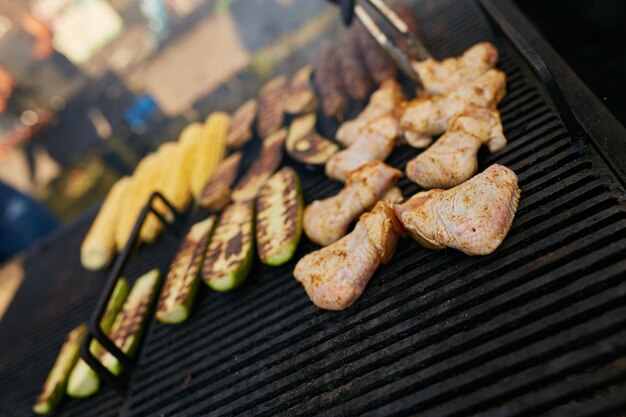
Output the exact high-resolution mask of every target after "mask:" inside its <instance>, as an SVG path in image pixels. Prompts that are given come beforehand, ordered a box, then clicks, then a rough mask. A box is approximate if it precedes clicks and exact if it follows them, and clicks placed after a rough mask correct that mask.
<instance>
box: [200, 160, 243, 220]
mask: <svg viewBox="0 0 626 417" xmlns="http://www.w3.org/2000/svg"><path fill="white" fill-rule="evenodd" d="M240 163H241V152H236V153H234V154H232V155H230V156H229V157H228V158H226V159H225V160H223V161H222V163H221V164H220V165H219V167H217V170H216V171H215V173H214V174H213V176H212V177H211V179H210V180H209V182H208V183H207V185H206V186H205V187H204V190H202V193H201V194H200V198H199V199H198V203H199V204H200V205H201V206H202V207H204V208H205V209H207V210H213V211H221V210H222V209H223V208H224V207H226V205H227V204H228V202H229V201H230V193H231V187H232V185H233V183H234V182H235V179H236V178H237V171H238V170H239V164H240Z"/></svg>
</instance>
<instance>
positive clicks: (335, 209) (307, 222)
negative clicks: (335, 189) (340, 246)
mask: <svg viewBox="0 0 626 417" xmlns="http://www.w3.org/2000/svg"><path fill="white" fill-rule="evenodd" d="M401 176H402V172H400V171H398V170H397V169H395V168H392V167H390V166H389V165H386V164H384V163H382V162H380V161H373V162H370V163H368V164H366V165H363V166H362V167H360V168H359V169H357V170H355V171H353V172H351V173H350V174H349V175H348V179H347V181H346V185H345V187H343V189H342V190H341V191H340V192H339V193H338V194H337V195H335V196H333V197H330V198H327V199H325V200H316V201H313V202H312V203H311V204H309V205H308V206H306V208H305V209H304V220H303V225H304V232H305V233H306V235H307V236H308V237H309V239H311V240H312V241H313V242H315V243H317V244H319V245H323V246H325V245H329V244H331V243H332V242H334V241H336V240H337V239H339V238H341V237H342V236H343V235H344V234H345V233H346V231H347V230H348V226H350V223H352V221H353V220H354V219H356V218H357V217H358V216H360V215H361V214H363V213H364V212H365V211H366V210H368V209H369V208H371V207H372V206H373V205H374V204H376V202H377V201H378V200H380V199H382V198H383V196H384V195H385V194H386V192H387V191H388V190H389V189H390V188H392V187H393V186H394V185H395V183H396V181H397V180H398V178H400V177H401Z"/></svg>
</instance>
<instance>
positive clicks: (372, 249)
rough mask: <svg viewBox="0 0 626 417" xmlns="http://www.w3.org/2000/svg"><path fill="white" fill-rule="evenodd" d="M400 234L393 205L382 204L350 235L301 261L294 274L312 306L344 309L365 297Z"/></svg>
mask: <svg viewBox="0 0 626 417" xmlns="http://www.w3.org/2000/svg"><path fill="white" fill-rule="evenodd" d="M401 235H402V227H401V226H400V224H399V223H398V220H397V219H396V217H395V214H394V212H393V208H392V207H391V204H390V203H385V202H379V203H378V204H376V207H374V209H373V210H372V211H371V212H369V213H366V214H364V215H363V216H361V218H360V219H359V222H358V223H357V224H356V226H355V227H354V230H353V231H352V232H351V233H349V234H348V235H346V236H344V237H343V238H341V239H340V240H338V241H337V242H335V243H333V244H332V245H330V246H327V247H325V248H322V249H320V250H317V251H315V252H312V253H310V254H308V255H306V256H305V257H303V258H302V259H300V261H299V262H298V264H297V265H296V268H295V269H294V272H293V275H294V276H295V278H296V279H297V280H298V281H300V283H302V285H303V286H304V289H305V290H306V292H307V294H308V296H309V298H310V299H311V301H312V302H313V304H315V305H316V306H318V307H319V308H323V309H326V310H344V309H345V308H347V307H348V306H349V305H350V304H352V303H353V302H354V301H356V299H357V298H359V297H360V296H361V294H363V291H364V290H365V287H366V286H367V283H368V282H369V280H370V278H371V277H372V275H373V274H374V272H375V271H376V269H377V268H378V266H379V265H380V264H381V263H383V264H386V263H387V262H389V260H390V259H391V257H392V256H393V253H394V251H395V249H396V246H397V244H398V240H399V238H400V236H401Z"/></svg>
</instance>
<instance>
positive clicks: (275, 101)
mask: <svg viewBox="0 0 626 417" xmlns="http://www.w3.org/2000/svg"><path fill="white" fill-rule="evenodd" d="M286 96H287V77H285V76H284V75H279V76H278V77H276V78H272V79H271V80H269V81H268V82H267V83H265V85H264V86H263V87H261V90H260V91H259V114H258V116H257V122H256V123H257V125H256V126H257V131H258V132H259V136H261V137H262V138H263V139H265V138H266V137H268V136H270V135H271V134H272V133H274V132H276V131H277V130H278V129H280V128H281V126H282V125H283V120H284V118H285V99H286Z"/></svg>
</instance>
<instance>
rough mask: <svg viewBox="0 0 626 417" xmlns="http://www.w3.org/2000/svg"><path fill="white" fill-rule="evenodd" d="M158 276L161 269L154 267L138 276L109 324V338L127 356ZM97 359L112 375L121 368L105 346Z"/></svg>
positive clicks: (136, 339)
mask: <svg viewBox="0 0 626 417" xmlns="http://www.w3.org/2000/svg"><path fill="white" fill-rule="evenodd" d="M160 280H161V272H160V271H159V270H158V269H152V270H150V271H148V272H146V273H145V274H144V275H142V276H141V277H139V278H138V279H137V281H136V282H135V285H133V288H132V289H131V290H130V294H129V295H128V298H127V299H126V302H125V303H124V307H122V311H120V313H119V314H118V315H117V317H116V318H115V322H114V323H113V326H112V327H111V332H110V337H111V340H112V341H113V343H115V346H117V347H118V348H120V349H121V350H122V352H124V353H126V354H127V355H129V356H133V355H134V354H135V352H136V351H137V348H138V347H139V342H140V340H141V335H142V334H143V329H144V327H145V324H146V323H145V322H146V320H147V319H148V313H149V312H150V307H151V306H152V303H153V302H154V300H155V298H156V295H157V288H158V286H159V282H160ZM99 359H100V362H102V364H103V365H104V366H105V367H106V368H107V369H108V370H109V371H110V372H111V373H113V374H114V375H119V374H120V372H121V371H122V365H121V364H120V362H119V360H118V359H117V358H116V357H115V356H113V355H112V354H110V353H109V352H107V351H106V350H104V349H103V352H102V354H101V356H100V358H99Z"/></svg>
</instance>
